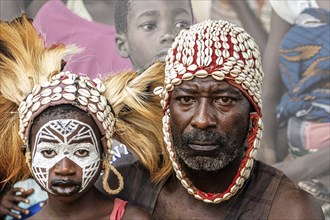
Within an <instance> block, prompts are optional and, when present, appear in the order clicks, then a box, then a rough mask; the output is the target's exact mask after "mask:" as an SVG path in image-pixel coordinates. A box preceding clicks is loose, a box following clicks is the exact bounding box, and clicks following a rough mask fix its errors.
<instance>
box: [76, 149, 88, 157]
mask: <svg viewBox="0 0 330 220" xmlns="http://www.w3.org/2000/svg"><path fill="white" fill-rule="evenodd" d="M74 155H76V156H77V157H88V156H89V151H88V150H84V149H80V150H77V151H76V152H74Z"/></svg>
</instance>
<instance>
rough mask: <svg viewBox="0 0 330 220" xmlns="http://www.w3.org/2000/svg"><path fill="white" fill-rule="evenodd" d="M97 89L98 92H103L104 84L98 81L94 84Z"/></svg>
mask: <svg viewBox="0 0 330 220" xmlns="http://www.w3.org/2000/svg"><path fill="white" fill-rule="evenodd" d="M96 88H97V90H98V91H100V92H104V91H105V86H104V84H103V83H100V84H98V85H97V86H96Z"/></svg>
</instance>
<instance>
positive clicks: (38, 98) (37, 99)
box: [32, 95, 41, 102]
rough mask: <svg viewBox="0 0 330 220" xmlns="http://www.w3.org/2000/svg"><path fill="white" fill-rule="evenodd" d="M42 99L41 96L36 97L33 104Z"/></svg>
mask: <svg viewBox="0 0 330 220" xmlns="http://www.w3.org/2000/svg"><path fill="white" fill-rule="evenodd" d="M40 98H41V96H40V95H36V96H34V97H33V99H32V102H37V101H39V100H40Z"/></svg>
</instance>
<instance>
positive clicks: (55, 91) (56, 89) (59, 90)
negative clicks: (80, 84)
mask: <svg viewBox="0 0 330 220" xmlns="http://www.w3.org/2000/svg"><path fill="white" fill-rule="evenodd" d="M60 92H62V88H61V87H55V88H54V89H53V93H60Z"/></svg>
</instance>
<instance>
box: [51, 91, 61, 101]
mask: <svg viewBox="0 0 330 220" xmlns="http://www.w3.org/2000/svg"><path fill="white" fill-rule="evenodd" d="M61 98H62V94H60V93H57V94H56V93H55V94H53V95H52V96H51V99H52V100H53V101H58V100H60V99H61Z"/></svg>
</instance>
